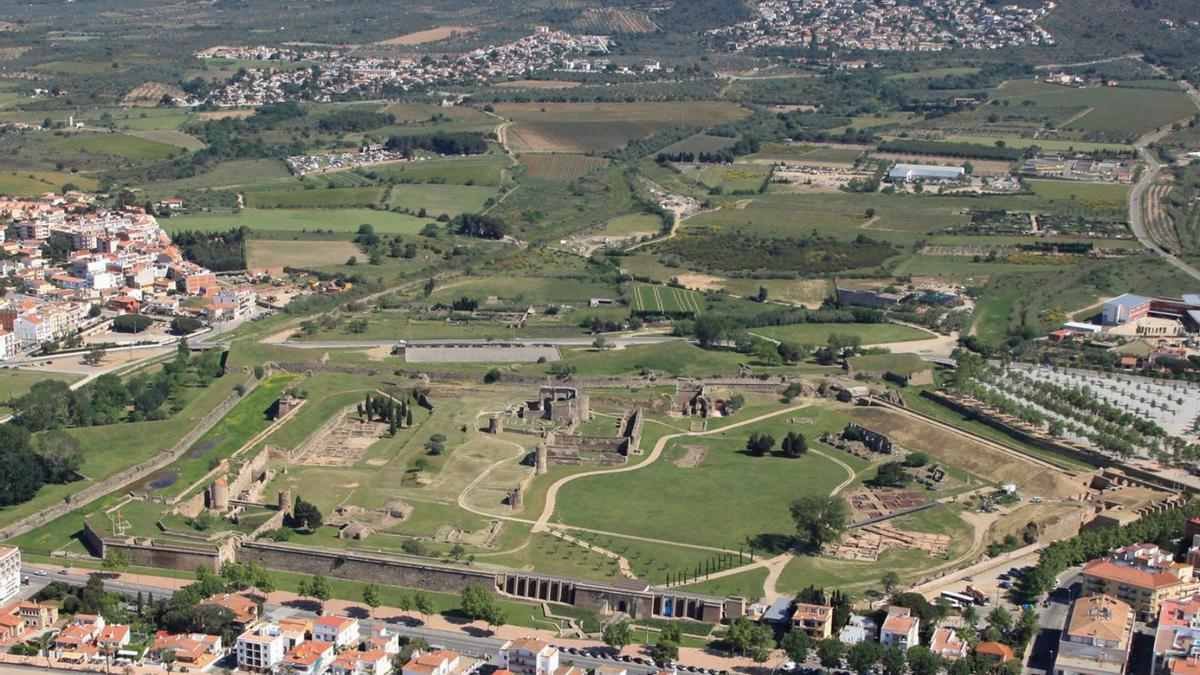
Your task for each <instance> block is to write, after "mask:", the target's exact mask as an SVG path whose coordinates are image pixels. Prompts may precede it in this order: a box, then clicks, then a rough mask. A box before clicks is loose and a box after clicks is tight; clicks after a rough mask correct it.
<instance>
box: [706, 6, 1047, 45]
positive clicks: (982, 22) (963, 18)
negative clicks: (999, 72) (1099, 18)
mask: <svg viewBox="0 0 1200 675" xmlns="http://www.w3.org/2000/svg"><path fill="white" fill-rule="evenodd" d="M863 5H866V7H863ZM1054 6H1055V3H1053V2H1046V3H1045V4H1043V5H1042V6H1040V7H1037V8H1029V7H1022V6H1019V5H1015V4H1010V5H1002V6H999V7H997V6H996V5H994V4H992V3H983V2H977V1H976V0H930V1H929V2H922V3H919V4H911V3H897V2H888V1H887V0H872V1H871V2H868V3H862V2H855V1H854V0H815V1H807V0H762V1H761V2H759V3H758V4H757V16H756V17H755V18H753V19H751V20H748V21H743V22H741V23H737V24H734V25H732V26H726V27H723V28H717V29H713V30H711V31H709V35H710V36H711V37H713V38H714V39H717V40H719V41H723V42H724V43H725V45H726V47H727V48H728V49H730V50H731V51H735V52H745V51H753V50H758V49H764V48H768V49H769V48H780V47H807V46H811V47H818V48H826V49H829V48H832V49H841V50H864V51H892V52H897V51H900V52H936V51H942V50H945V49H952V48H965V49H1000V48H1004V47H1018V46H1033V45H1052V44H1054V38H1053V37H1052V36H1051V35H1050V33H1049V32H1048V31H1046V30H1045V29H1044V28H1042V27H1041V26H1039V25H1038V23H1037V22H1038V21H1039V20H1040V19H1041V18H1042V17H1044V16H1045V15H1046V14H1047V13H1048V12H1049V11H1050V10H1052V9H1053V8H1054Z"/></svg>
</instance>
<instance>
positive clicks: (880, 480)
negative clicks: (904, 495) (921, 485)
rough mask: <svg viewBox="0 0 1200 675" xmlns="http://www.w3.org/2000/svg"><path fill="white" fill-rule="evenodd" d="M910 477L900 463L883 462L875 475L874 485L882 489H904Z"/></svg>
mask: <svg viewBox="0 0 1200 675" xmlns="http://www.w3.org/2000/svg"><path fill="white" fill-rule="evenodd" d="M909 480H910V477H909V475H908V473H907V472H905V471H904V465H902V464H901V463H900V462H885V463H883V464H880V465H879V469H878V470H877V471H876V473H875V480H874V484H875V485H878V486H883V487H904V486H905V485H907V484H908V481H909Z"/></svg>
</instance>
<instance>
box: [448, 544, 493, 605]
mask: <svg viewBox="0 0 1200 675" xmlns="http://www.w3.org/2000/svg"><path fill="white" fill-rule="evenodd" d="M466 554H467V549H466V548H463V545H462V544H460V543H457V542H456V543H455V544H454V546H451V547H450V557H451V558H454V559H455V560H462V557H463V556H464V555H466ZM488 597H491V596H490V595H489V596H488Z"/></svg>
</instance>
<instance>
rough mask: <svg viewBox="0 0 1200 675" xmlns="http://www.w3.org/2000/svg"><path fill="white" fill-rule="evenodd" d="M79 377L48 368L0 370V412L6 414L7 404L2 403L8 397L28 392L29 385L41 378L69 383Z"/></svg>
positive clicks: (5, 401)
mask: <svg viewBox="0 0 1200 675" xmlns="http://www.w3.org/2000/svg"><path fill="white" fill-rule="evenodd" d="M81 379H83V376H82V375H76V374H74V373H55V372H52V371H48V370H45V371H37V370H17V369H15V368H5V369H3V370H0V412H3V414H8V412H9V409H8V406H7V405H4V404H5V403H7V402H8V400H9V399H12V398H18V397H20V396H24V395H25V394H26V393H28V392H29V389H30V387H32V386H33V385H34V384H35V383H38V382H41V381H42V380H62V381H63V382H66V383H68V384H70V383H71V382H77V381H79V380H81Z"/></svg>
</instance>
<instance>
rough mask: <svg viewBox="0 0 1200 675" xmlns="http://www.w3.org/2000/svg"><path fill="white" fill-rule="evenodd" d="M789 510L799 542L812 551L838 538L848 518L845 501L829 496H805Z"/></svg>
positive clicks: (848, 513)
mask: <svg viewBox="0 0 1200 675" xmlns="http://www.w3.org/2000/svg"><path fill="white" fill-rule="evenodd" d="M790 510H791V514H792V521H793V522H795V523H796V532H797V533H798V534H799V535H800V540H801V541H802V542H803V543H804V545H805V546H807V547H808V548H809V550H813V551H816V550H819V549H820V548H821V547H822V546H824V545H825V544H828V543H831V542H833V541H835V540H836V539H837V538H838V537H840V536H841V535H842V532H843V531H844V530H845V529H846V523H847V521H848V520H849V518H850V512H849V508H847V506H846V501H845V500H844V499H842V498H841V497H836V496H829V495H805V496H803V497H801V498H799V499H797V500H796V501H794V502H792V505H791V508H790Z"/></svg>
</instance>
